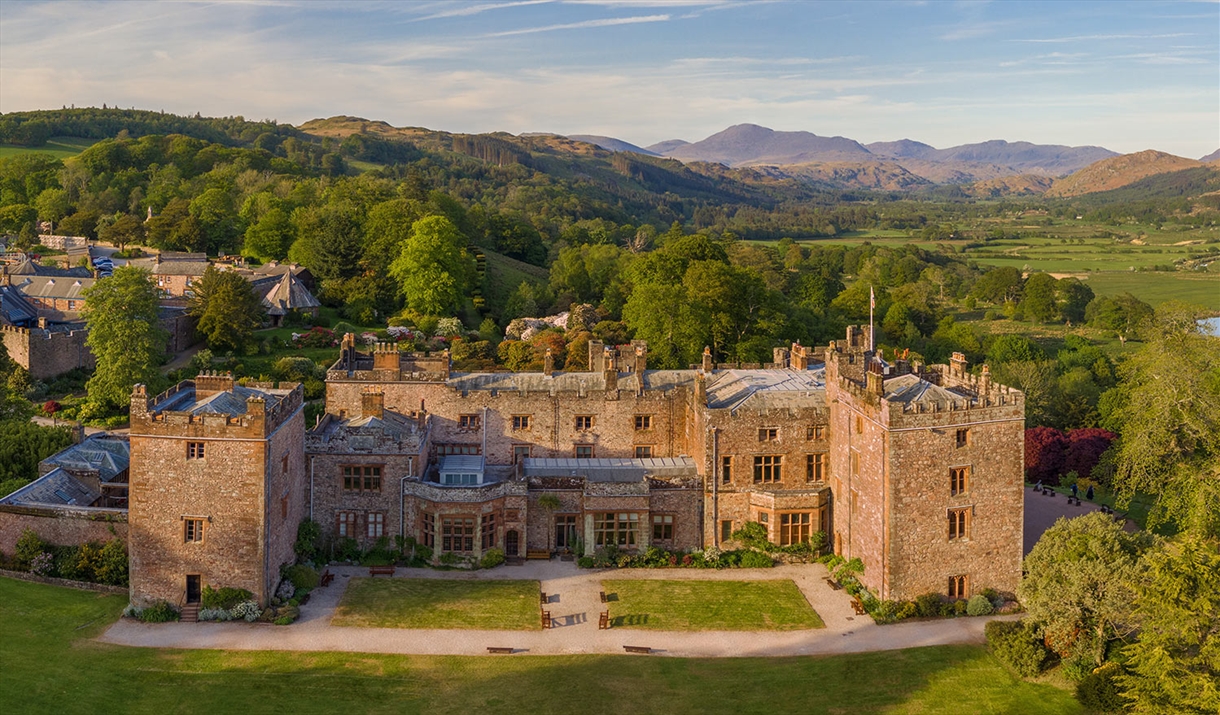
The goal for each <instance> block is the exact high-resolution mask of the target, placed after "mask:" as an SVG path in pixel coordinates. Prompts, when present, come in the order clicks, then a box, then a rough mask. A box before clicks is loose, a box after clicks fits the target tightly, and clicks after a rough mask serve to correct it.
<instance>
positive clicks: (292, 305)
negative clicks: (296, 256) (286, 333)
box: [254, 271, 322, 328]
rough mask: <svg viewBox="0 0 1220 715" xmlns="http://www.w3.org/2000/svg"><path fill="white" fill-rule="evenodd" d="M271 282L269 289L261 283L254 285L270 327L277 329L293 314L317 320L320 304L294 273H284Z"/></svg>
mask: <svg viewBox="0 0 1220 715" xmlns="http://www.w3.org/2000/svg"><path fill="white" fill-rule="evenodd" d="M271 280H273V281H274V282H273V283H271V285H270V287H267V285H266V283H264V282H262V281H259V282H256V283H255V284H254V285H255V287H256V289H257V290H258V291H259V292H260V293H262V296H263V307H264V308H266V309H267V317H268V318H269V319H270V321H271V325H272V327H277V328H278V327H279V326H280V325H281V324H282V323H283V321H284V318H285V317H287V316H289V315H291V314H293V313H296V314H297V315H300V316H309V318H311V319H313V320H316V319H317V317H318V310H319V309H320V308H321V307H322V303H320V302H319V301H318V299H317V298H315V297H314V296H313V293H310V292H309V289H308V288H306V287H305V283H304V282H303V281H302V280H301V279H300V278H298V277H297V276H296V274H295V273H292V272H291V271H284V273H283V274H282V275H281V276H280V278H279V279H278V280H275V279H271ZM264 291H265V292H264Z"/></svg>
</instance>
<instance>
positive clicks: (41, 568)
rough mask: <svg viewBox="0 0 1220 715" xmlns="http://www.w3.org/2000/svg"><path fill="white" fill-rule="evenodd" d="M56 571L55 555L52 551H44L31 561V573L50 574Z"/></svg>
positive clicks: (38, 574) (36, 574)
mask: <svg viewBox="0 0 1220 715" xmlns="http://www.w3.org/2000/svg"><path fill="white" fill-rule="evenodd" d="M54 572H55V557H54V556H53V555H52V554H51V552H50V551H43V552H41V553H40V554H38V555H37V556H35V557H34V558H33V559H32V560H31V561H30V573H32V574H34V575H35V576H50V575H51V574H52V573H54Z"/></svg>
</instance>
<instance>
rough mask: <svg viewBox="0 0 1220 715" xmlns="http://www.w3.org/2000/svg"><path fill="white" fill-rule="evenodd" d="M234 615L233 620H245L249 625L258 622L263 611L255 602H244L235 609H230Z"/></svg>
mask: <svg viewBox="0 0 1220 715" xmlns="http://www.w3.org/2000/svg"><path fill="white" fill-rule="evenodd" d="M229 612H230V613H232V614H233V618H235V619H237V618H243V619H245V621H246V622H247V623H253V622H255V621H257V620H258V617H259V616H261V615H262V613H263V611H262V609H261V608H259V607H258V604H257V603H255V602H254V601H242V602H241V603H239V604H237V605H236V606H234V607H233V608H231V609H229Z"/></svg>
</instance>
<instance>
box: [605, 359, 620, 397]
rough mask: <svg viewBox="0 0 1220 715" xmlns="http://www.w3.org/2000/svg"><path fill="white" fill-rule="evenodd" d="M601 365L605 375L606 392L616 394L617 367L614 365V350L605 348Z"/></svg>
mask: <svg viewBox="0 0 1220 715" xmlns="http://www.w3.org/2000/svg"><path fill="white" fill-rule="evenodd" d="M602 364H603V366H604V367H603V370H604V372H605V375H606V392H618V365H615V364H614V348H605V351H604V352H603V353H602Z"/></svg>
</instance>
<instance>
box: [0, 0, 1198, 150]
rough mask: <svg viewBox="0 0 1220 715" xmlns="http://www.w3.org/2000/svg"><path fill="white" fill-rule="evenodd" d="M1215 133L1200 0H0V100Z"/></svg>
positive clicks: (288, 112) (690, 125)
mask: <svg viewBox="0 0 1220 715" xmlns="http://www.w3.org/2000/svg"><path fill="white" fill-rule="evenodd" d="M103 102H105V103H107V104H109V105H112V106H113V105H116V104H117V105H119V106H122V107H130V106H135V107H139V108H146V109H154V110H162V109H163V110H166V111H171V112H176V113H192V114H193V113H194V112H197V111H198V112H202V113H203V114H205V115H231V114H240V115H243V116H246V117H248V118H275V119H278V120H280V121H284V122H291V123H294V124H298V123H300V122H303V121H305V120H308V119H311V118H314V117H325V116H332V115H336V114H348V115H356V116H362V117H366V118H369V119H381V120H385V121H387V122H389V123H391V124H393V125H395V126H408V125H410V126H424V127H429V128H433V129H444V130H449V131H460V132H486V131H507V132H512V133H520V132H531V131H547V132H556V133H561V134H576V133H587V134H606V135H610V136H615V137H618V138H621V139H624V140H627V141H630V142H633V143H636V144H640V145H647V144H650V143H653V142H657V141H660V140H663V139H671V138H681V139H686V140H688V141H694V140H698V139H701V138H703V137H705V136H707V135H709V134H712V133H714V132H717V131H719V130H721V129H723V128H725V127H727V126H729V125H732V124H738V123H743V122H752V123H756V124H762V125H764V126H769V127H772V128H774V129H783V130H806V131H811V132H814V133H816V134H821V135H841V136H847V137H851V138H853V139H857V140H859V141H862V142H872V141H887V140H895V139H901V138H911V139H916V140H919V141H923V142H927V143H929V144H932V145H934V146H937V147H947V146H952V145H956V144H964V143H969V142H977V141H984V140H987V139H1008V140H1010V141H1017V140H1025V141H1033V142H1038V143H1054V144H1070V145H1081V144H1096V145H1101V146H1105V147H1107V148H1110V149H1113V150H1115V151H1119V152H1132V151H1140V150H1143V149H1160V150H1162V151H1168V152H1171V153H1174V154H1179V155H1182V156H1188V157H1191V158H1198V157H1199V156H1201V155H1203V154H1206V153H1208V152H1211V151H1213V150H1215V149H1216V148H1218V147H1220V4H1218V3H1217V2H1151V3H1149V2H1133V3H1123V2H1063V1H1061V2H1047V3H1040V2H1015V1H1009V2H880V1H878V2H750V1H747V0H640V1H638V2H633V1H630V0H571V1H562V0H553V1H547V0H541V1H535V0H524V1H515V2H514V1H512V0H488V1H486V2H426V1H420V2H395V3H376V2H369V3H353V2H349V3H344V4H342V5H338V4H328V3H325V2H320V1H308V0H302V1H300V2H292V1H282V2H281V1H278V0H251V1H250V2H208V3H202V2H200V3H191V2H178V3H141V2H117V3H81V2H51V3H37V2H20V1H18V0H4V2H2V3H0V111H2V112H11V111H19V110H27V109H39V108H52V107H59V106H61V105H71V104H75V105H77V106H93V105H96V106H100V105H101V104H102V103H103Z"/></svg>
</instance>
